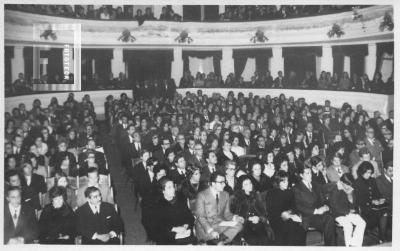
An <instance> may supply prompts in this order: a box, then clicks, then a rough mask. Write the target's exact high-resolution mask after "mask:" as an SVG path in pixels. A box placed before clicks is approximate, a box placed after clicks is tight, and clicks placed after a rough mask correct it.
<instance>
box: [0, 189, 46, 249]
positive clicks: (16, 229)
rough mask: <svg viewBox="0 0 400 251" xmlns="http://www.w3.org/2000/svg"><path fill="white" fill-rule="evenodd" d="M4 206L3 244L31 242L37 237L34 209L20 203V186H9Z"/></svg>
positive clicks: (37, 230)
mask: <svg viewBox="0 0 400 251" xmlns="http://www.w3.org/2000/svg"><path fill="white" fill-rule="evenodd" d="M7 202H8V204H6V205H7V206H6V207H5V208H4V244H28V243H33V241H34V240H37V239H38V237H39V227H38V225H37V220H36V214H35V210H34V209H33V208H32V207H30V206H28V205H25V204H24V205H22V204H21V188H19V187H9V188H8V191H7Z"/></svg>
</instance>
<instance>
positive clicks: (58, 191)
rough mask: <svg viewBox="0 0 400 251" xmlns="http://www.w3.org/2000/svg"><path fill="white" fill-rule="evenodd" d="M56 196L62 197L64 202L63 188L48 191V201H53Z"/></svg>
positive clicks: (64, 190) (65, 198)
mask: <svg viewBox="0 0 400 251" xmlns="http://www.w3.org/2000/svg"><path fill="white" fill-rule="evenodd" d="M58 196H62V197H63V199H64V201H66V200H67V191H66V189H65V188H64V187H59V186H55V187H52V188H51V189H50V191H49V197H50V200H53V199H54V198H56V197H58Z"/></svg>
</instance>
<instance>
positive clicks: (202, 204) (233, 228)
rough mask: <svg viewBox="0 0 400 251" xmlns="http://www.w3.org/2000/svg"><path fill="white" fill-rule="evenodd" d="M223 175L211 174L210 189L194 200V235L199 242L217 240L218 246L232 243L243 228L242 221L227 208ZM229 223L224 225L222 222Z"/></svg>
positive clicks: (219, 173)
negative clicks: (195, 218)
mask: <svg viewBox="0 0 400 251" xmlns="http://www.w3.org/2000/svg"><path fill="white" fill-rule="evenodd" d="M224 186H225V175H224V174H223V173H221V172H219V171H216V172H214V173H212V174H211V177H210V187H209V188H207V189H206V190H203V191H201V192H200V193H199V194H198V195H197V198H196V203H195V215H196V217H197V221H196V234H197V238H198V239H199V240H200V241H210V240H218V242H219V243H218V244H226V243H230V242H232V241H233V240H234V239H235V237H236V236H237V234H238V233H239V232H240V231H241V230H242V228H243V225H242V224H243V222H244V219H243V218H242V217H240V216H238V215H234V214H233V213H232V212H231V211H230V208H229V194H228V193H227V192H225V191H224ZM226 221H228V222H231V223H232V225H224V224H221V223H222V222H226Z"/></svg>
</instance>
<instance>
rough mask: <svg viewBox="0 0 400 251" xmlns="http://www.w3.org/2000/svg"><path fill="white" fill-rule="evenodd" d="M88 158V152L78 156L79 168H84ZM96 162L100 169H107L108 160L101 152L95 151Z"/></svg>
mask: <svg viewBox="0 0 400 251" xmlns="http://www.w3.org/2000/svg"><path fill="white" fill-rule="evenodd" d="M87 156H88V152H87V151H85V152H82V153H80V154H79V155H78V163H79V166H82V165H83V163H84V162H85V160H86V159H87ZM94 158H95V162H96V163H97V165H98V166H99V169H102V168H105V166H106V158H105V155H104V153H102V152H99V151H95V156H94Z"/></svg>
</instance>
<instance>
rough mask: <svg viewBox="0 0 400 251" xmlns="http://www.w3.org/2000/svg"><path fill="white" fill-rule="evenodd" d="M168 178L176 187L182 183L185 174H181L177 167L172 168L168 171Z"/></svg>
mask: <svg viewBox="0 0 400 251" xmlns="http://www.w3.org/2000/svg"><path fill="white" fill-rule="evenodd" d="M168 176H169V178H170V179H171V180H172V181H174V183H175V184H176V185H178V187H180V186H181V185H182V183H183V181H184V180H185V179H186V174H185V175H181V174H180V173H179V172H178V170H177V169H173V170H171V171H170V172H169V173H168Z"/></svg>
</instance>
